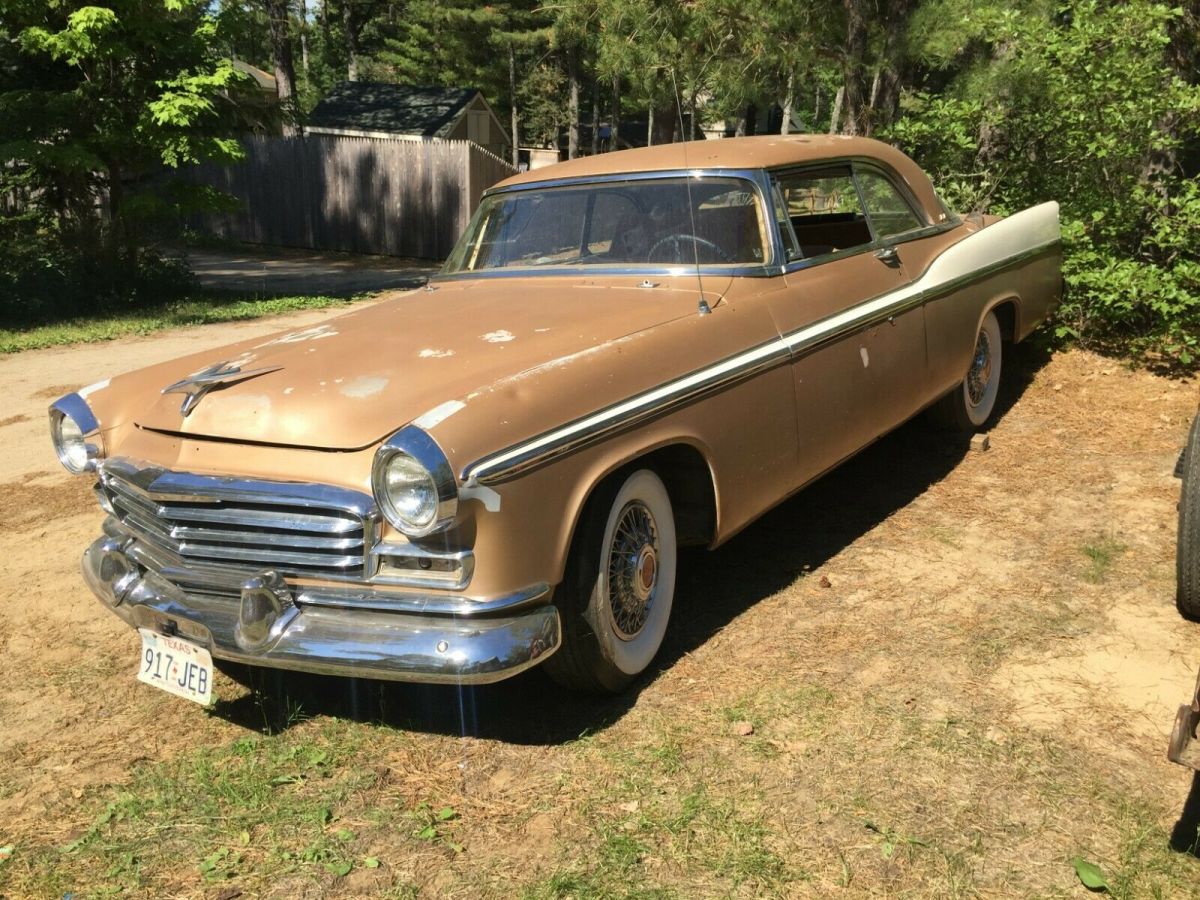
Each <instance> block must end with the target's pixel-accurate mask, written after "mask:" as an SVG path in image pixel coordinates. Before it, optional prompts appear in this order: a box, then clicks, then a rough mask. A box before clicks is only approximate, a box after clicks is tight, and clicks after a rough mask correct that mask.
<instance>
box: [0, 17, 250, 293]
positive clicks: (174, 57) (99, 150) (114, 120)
mask: <svg viewBox="0 0 1200 900" xmlns="http://www.w3.org/2000/svg"><path fill="white" fill-rule="evenodd" d="M216 38H217V31H216V25H215V22H214V20H213V19H212V17H211V16H209V15H208V13H207V10H206V4H205V3H203V2H201V0H108V2H107V3H106V4H104V5H87V4H85V3H84V2H81V0H49V2H47V0H8V2H6V3H5V4H3V5H2V6H0V156H2V158H3V159H4V160H5V165H4V166H3V168H2V169H0V194H4V195H7V198H8V205H9V206H10V211H11V213H12V214H11V215H7V216H5V217H4V218H3V221H2V222H0V254H2V255H3V257H4V259H3V263H4V266H3V268H4V270H5V275H4V278H3V279H2V280H0V300H2V301H4V312H5V314H6V315H8V316H11V315H13V314H15V313H14V310H16V311H22V310H23V311H24V313H25V314H33V315H36V314H38V313H39V311H40V309H39V308H38V304H36V303H34V301H35V300H37V301H38V303H40V305H41V306H45V305H46V303H47V302H48V301H50V302H57V303H62V302H65V298H66V297H68V296H69V295H70V293H71V291H70V290H69V289H70V288H76V289H80V290H82V289H84V288H85V285H86V289H87V290H89V291H91V292H94V294H96V295H98V296H99V297H100V298H103V297H104V296H105V295H106V293H115V294H128V293H129V292H130V291H134V292H136V290H137V288H138V286H139V285H142V284H143V283H145V284H150V283H152V282H153V283H154V284H155V286H156V287H159V286H161V285H160V284H159V283H158V281H157V280H156V278H155V277H153V276H154V272H157V271H159V270H161V269H162V268H163V266H162V265H161V264H160V263H159V262H158V261H157V260H151V259H147V258H144V254H142V253H141V252H140V251H141V246H142V244H143V241H144V231H145V228H146V227H147V224H148V223H149V222H152V221H153V220H154V219H156V218H159V217H162V216H164V215H172V214H175V213H177V212H178V211H179V210H181V209H188V208H193V207H196V206H198V205H206V204H207V203H209V202H210V201H211V200H212V199H213V198H212V197H211V196H210V195H209V194H208V193H207V192H202V191H196V190H194V189H188V188H187V187H186V186H185V185H184V184H182V183H180V182H177V181H173V180H172V179H170V178H168V177H164V174H163V173H164V170H165V171H169V170H171V169H175V168H178V167H179V166H181V165H186V164H189V163H194V162H198V161H200V160H205V159H225V160H232V159H234V158H236V157H237V155H238V154H239V152H240V151H239V146H238V143H237V140H236V137H235V135H234V132H235V123H234V121H233V116H232V115H231V110H230V107H229V97H230V91H231V90H232V89H233V85H234V82H235V80H236V78H237V75H236V73H235V72H234V69H233V67H232V63H231V61H230V60H229V59H228V58H223V57H222V56H221V55H220V54H219V53H218V51H217V49H216V43H217V41H216ZM147 279H148V280H147ZM176 280H178V279H176ZM31 284H32V285H34V286H36V285H41V287H40V288H35V287H31V286H30V285H31ZM55 285H58V286H59V289H58V290H54V289H53V287H54V286H55ZM64 289H66V290H65V293H64Z"/></svg>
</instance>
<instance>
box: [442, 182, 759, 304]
mask: <svg viewBox="0 0 1200 900" xmlns="http://www.w3.org/2000/svg"><path fill="white" fill-rule="evenodd" d="M671 178H688V179H692V178H696V179H702V178H724V179H736V180H740V181H747V182H749V183H750V185H751V188H752V190H753V191H754V195H755V198H756V201H757V203H758V209H759V215H760V216H762V222H763V227H764V231H765V233H764V235H763V238H764V241H765V243H764V249H765V250H766V251H767V259H766V260H765V261H764V262H762V263H735V264H732V265H731V264H724V265H718V264H713V263H701V264H700V265H699V266H696V265H690V264H672V265H665V264H663V263H645V264H639V265H614V266H530V267H527V268H521V267H512V268H504V269H476V270H472V271H469V272H438V273H437V274H436V275H433V276H431V277H430V279H429V281H430V283H431V284H432V283H435V282H442V281H462V280H469V279H475V278H528V277H530V276H536V277H546V276H555V275H559V276H568V277H578V276H580V275H588V276H592V277H599V276H614V275H615V276H621V275H659V276H687V275H695V274H699V275H700V276H701V277H703V276H715V277H725V278H730V277H750V278H764V277H769V276H772V275H779V274H781V272H782V269H783V266H782V260H783V255H782V254H783V248H782V245H781V244H780V241H779V235H778V233H777V229H776V227H775V225H774V224H773V223H774V212H773V211H772V210H771V206H770V204H769V203H768V202H767V198H768V197H769V196H770V180H769V178H768V177H767V173H766V171H765V170H764V169H713V168H686V169H664V170H662V171H656V172H622V173H616V174H610V175H592V176H587V177H575V178H550V179H547V180H545V181H533V182H529V183H527V184H518V185H512V186H511V187H498V188H490V189H489V190H486V191H484V192H483V194H482V196H481V197H480V208H482V206H483V201H484V200H486V199H488V198H489V197H494V196H497V195H500V194H510V193H519V192H521V191H532V190H547V189H551V188H560V187H576V186H579V185H588V184H613V183H620V182H630V181H664V180H667V179H671ZM476 212H478V210H477V211H476ZM474 218H475V216H474V215H472V217H471V220H472V221H471V223H470V224H468V226H467V227H468V228H470V227H471V224H474Z"/></svg>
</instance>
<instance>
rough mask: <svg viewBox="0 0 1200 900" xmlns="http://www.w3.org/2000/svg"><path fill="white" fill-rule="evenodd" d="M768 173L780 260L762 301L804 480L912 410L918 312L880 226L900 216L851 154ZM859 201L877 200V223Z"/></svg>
mask: <svg viewBox="0 0 1200 900" xmlns="http://www.w3.org/2000/svg"><path fill="white" fill-rule="evenodd" d="M772 181H773V191H774V199H775V204H776V218H777V221H778V226H779V230H780V232H781V236H782V240H783V244H784V249H785V254H786V255H787V257H788V260H787V262H786V264H785V272H784V282H785V285H784V288H783V289H782V290H780V291H777V292H774V293H773V294H772V295H771V297H770V299H769V303H770V308H771V313H772V315H773V316H774V318H775V322H776V325H777V327H778V328H779V332H780V334H781V335H783V336H784V338H785V340H787V342H788V345H789V347H790V349H791V351H792V362H791V366H792V372H793V377H794V383H795V391H796V403H797V418H798V429H799V433H798V435H797V439H798V445H799V457H798V458H799V467H800V471H799V473H798V475H799V478H800V480H801V481H802V482H803V481H807V480H809V479H811V478H813V477H815V476H817V475H819V474H820V473H821V472H823V471H825V470H826V469H829V468H830V467H832V466H834V465H836V464H837V463H838V462H840V461H841V460H843V459H845V458H846V457H847V456H850V455H851V454H853V453H854V452H855V451H857V450H859V449H860V448H862V447H863V446H865V445H866V444H868V443H870V442H871V441H872V440H874V439H875V438H877V437H879V436H880V435H881V434H883V433H885V432H886V431H888V430H890V429H891V428H894V427H895V426H896V425H897V424H899V423H900V422H902V421H904V419H906V418H907V417H908V416H909V415H911V414H912V412H913V411H915V410H914V408H913V406H912V403H913V400H912V397H913V396H914V395H916V394H918V393H919V386H920V384H921V382H922V380H923V378H924V370H925V332H924V321H923V313H922V310H921V308H920V306H919V305H918V306H909V307H904V306H903V302H904V300H905V299H906V297H907V296H908V295H909V294H910V293H911V292H908V291H907V288H908V287H909V284H910V278H909V275H908V273H907V272H906V270H905V267H904V261H903V248H902V247H899V246H897V245H896V243H895V241H893V240H891V233H892V232H895V231H897V229H899V230H901V231H903V230H905V229H907V228H908V227H909V223H907V222H904V221H903V217H902V215H901V209H899V208H897V207H896V206H895V203H894V201H893V199H892V198H889V197H887V195H886V192H885V191H884V190H883V189H882V187H881V186H879V185H877V184H872V186H871V193H867V192H865V191H864V190H863V189H862V187H861V186H860V184H859V181H858V178H857V177H856V173H855V171H854V169H853V167H852V165H851V164H850V163H844V164H838V165H826V166H822V167H821V168H810V169H802V170H797V171H792V172H786V171H785V172H779V173H773V174H772ZM893 190H894V188H893ZM898 199H899V202H900V203H905V204H906V201H905V200H904V198H902V197H899V198H898ZM868 204H871V206H874V207H876V208H878V209H879V210H880V211H881V215H880V216H879V226H878V231H877V226H876V225H875V223H874V221H873V220H872V217H871V215H870V213H871V206H868ZM909 214H910V216H912V221H913V222H916V223H917V224H918V225H919V224H920V222H919V219H918V218H917V217H916V214H915V213H914V212H912V210H909Z"/></svg>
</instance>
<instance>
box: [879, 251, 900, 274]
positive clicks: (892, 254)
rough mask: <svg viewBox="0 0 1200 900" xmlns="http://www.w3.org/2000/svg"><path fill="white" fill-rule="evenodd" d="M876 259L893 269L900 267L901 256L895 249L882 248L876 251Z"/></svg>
mask: <svg viewBox="0 0 1200 900" xmlns="http://www.w3.org/2000/svg"><path fill="white" fill-rule="evenodd" d="M875 258H876V259H877V260H879V261H880V262H881V263H883V264H884V265H885V266H891V267H892V268H893V269H894V268H896V267H897V266H899V265H900V254H899V253H898V252H897V251H896V248H895V247H880V248H879V249H878V250H876V251H875Z"/></svg>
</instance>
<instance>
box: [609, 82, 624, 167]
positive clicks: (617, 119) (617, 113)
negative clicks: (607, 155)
mask: <svg viewBox="0 0 1200 900" xmlns="http://www.w3.org/2000/svg"><path fill="white" fill-rule="evenodd" d="M609 119H610V120H611V122H612V124H611V125H609V130H610V131H611V132H612V139H611V143H610V144H609V147H608V149H609V150H620V149H621V76H620V75H614V76H613V77H612V115H611V116H609Z"/></svg>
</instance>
